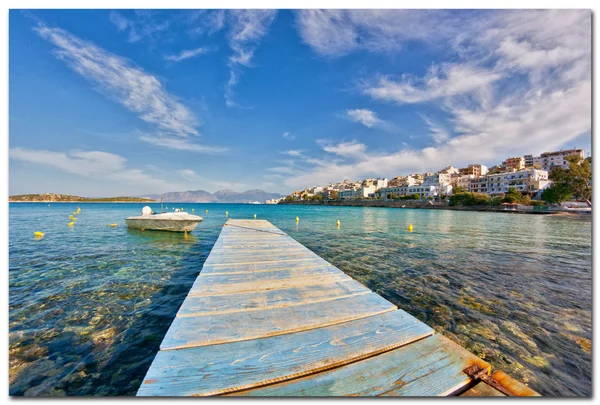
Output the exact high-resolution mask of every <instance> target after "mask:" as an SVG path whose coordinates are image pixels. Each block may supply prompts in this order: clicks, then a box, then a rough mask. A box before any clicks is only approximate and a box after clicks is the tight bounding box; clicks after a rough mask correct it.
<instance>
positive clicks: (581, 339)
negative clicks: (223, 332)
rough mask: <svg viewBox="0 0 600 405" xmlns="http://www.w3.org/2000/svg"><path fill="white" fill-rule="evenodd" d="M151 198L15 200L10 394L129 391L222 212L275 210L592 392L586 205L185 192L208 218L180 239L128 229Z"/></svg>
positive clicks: (554, 387) (510, 353)
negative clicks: (442, 203)
mask: <svg viewBox="0 0 600 405" xmlns="http://www.w3.org/2000/svg"><path fill="white" fill-rule="evenodd" d="M143 205H144V204H137V203H136V204H96V203H84V204H71V203H51V204H50V206H48V204H43V203H11V204H10V213H9V219H10V230H9V262H10V265H9V283H10V288H9V297H10V298H9V300H10V301H9V304H10V314H9V322H10V326H9V327H10V338H9V341H10V347H9V355H10V375H9V379H10V394H11V395H27V396H36V395H37V396H48V395H134V394H135V392H136V391H137V388H138V386H139V384H140V382H141V381H142V378H143V377H144V375H145V373H146V370H147V369H148V367H149V366H150V363H151V362H152V359H153V358H154V355H155V353H156V352H157V350H158V347H159V345H160V342H161V341H162V339H163V336H164V334H165V333H166V331H167V329H168V328H169V325H170V323H171V321H172V320H173V318H174V316H175V314H176V312H177V310H178V308H179V306H180V305H181V303H182V302H183V299H184V298H185V296H186V294H187V292H188V290H189V288H190V287H191V285H192V283H193V281H194V280H195V278H196V276H197V275H198V272H199V271H200V269H201V268H202V263H203V262H204V260H205V259H206V257H207V256H208V253H209V252H210V250H211V247H212V245H213V243H214V242H215V240H216V239H217V237H218V235H219V232H220V229H221V226H222V225H223V223H224V222H225V220H226V218H225V211H229V217H230V218H247V219H249V218H252V216H253V215H254V214H257V218H259V219H266V220H269V221H271V222H272V223H273V224H274V225H276V226H278V227H279V228H280V229H282V230H283V231H285V232H287V233H288V234H289V235H290V236H292V237H293V238H295V239H296V240H298V241H299V242H301V243H303V244H304V245H306V246H307V247H308V248H310V249H311V250H313V251H314V252H315V253H317V254H318V255H320V256H322V257H323V258H325V259H326V260H328V261H330V262H331V263H332V264H334V265H335V266H337V267H338V268H340V269H341V270H343V271H344V272H346V273H347V274H348V275H350V276H352V277H354V278H355V279H357V280H358V281H360V282H361V283H363V284H365V285H366V286H367V287H369V288H371V289H372V290H374V291H375V292H377V293H379V294H381V295H382V296H383V297H385V298H387V299H388V300H390V301H392V302H393V303H395V304H397V305H398V306H399V307H400V308H402V309H404V310H405V311H407V312H409V313H410V314H412V315H414V316H415V317H417V318H418V319H420V320H422V321H424V322H426V323H428V324H429V325H431V326H432V327H434V328H435V329H436V330H437V331H439V332H441V333H443V334H444V335H446V336H447V337H449V338H451V339H453V340H454V341H456V342H458V343H460V344H461V345H463V346H464V347H466V348H467V349H469V350H471V351H473V352H474V353H476V354H478V355H479V356H480V357H482V358H484V359H486V360H487V361H489V362H490V363H492V365H493V366H495V367H496V368H499V369H502V370H504V371H505V372H507V373H509V374H511V375H512V376H513V377H516V378H517V379H519V380H521V381H524V382H526V383H528V384H529V385H530V386H531V387H532V388H534V389H535V390H537V391H538V392H540V393H541V394H543V395H561V396H571V395H591V392H592V384H591V375H592V358H591V339H592V318H591V311H592V290H591V288H592V287H591V286H592V247H591V233H592V221H591V217H582V218H565V217H549V216H541V215H539V216H538V215H514V214H503V213H480V212H457V211H446V210H418V209H393V208H360V207H323V206H290V205H244V204H184V203H177V204H174V205H176V206H177V207H178V208H185V210H186V211H188V212H191V210H192V208H194V210H195V213H196V214H198V215H201V216H203V217H204V218H205V221H204V222H202V223H201V224H200V225H199V227H198V228H197V229H196V230H195V231H194V232H193V233H192V234H191V235H190V236H189V237H188V238H187V239H184V238H183V235H180V234H171V233H153V232H140V231H132V230H128V229H127V227H126V225H125V221H124V218H125V217H127V216H131V215H137V214H139V213H140V212H141V208H142V206H143ZM165 205H166V206H169V211H171V210H172V208H173V206H174V205H173V204H165ZM77 206H79V207H81V213H80V214H79V215H77V221H76V223H75V225H74V227H73V228H70V227H68V226H67V223H68V222H70V219H69V218H68V217H69V215H70V214H71V213H72V212H73V211H75V210H76V208H77ZM152 207H153V209H154V210H155V211H158V210H159V209H160V204H152ZM207 209H208V210H209V211H208V213H206V212H205V210H207ZM296 216H298V217H299V218H300V222H299V223H298V224H296V222H295V217H296ZM338 219H339V220H340V221H341V227H340V228H339V229H338V228H337V227H336V225H335V222H336V220H338ZM111 223H117V224H118V226H117V227H115V228H111V227H110V226H109V224H111ZM408 224H413V227H414V230H413V232H412V233H409V232H408V231H407V226H408ZM36 231H40V232H44V233H45V236H44V237H43V238H41V239H36V238H35V237H34V234H33V233H34V232H36Z"/></svg>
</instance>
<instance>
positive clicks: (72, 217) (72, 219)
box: [69, 215, 77, 221]
mask: <svg viewBox="0 0 600 405" xmlns="http://www.w3.org/2000/svg"><path fill="white" fill-rule="evenodd" d="M69 219H71V221H77V218H75V217H74V216H73V215H69Z"/></svg>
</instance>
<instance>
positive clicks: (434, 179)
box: [423, 173, 452, 187]
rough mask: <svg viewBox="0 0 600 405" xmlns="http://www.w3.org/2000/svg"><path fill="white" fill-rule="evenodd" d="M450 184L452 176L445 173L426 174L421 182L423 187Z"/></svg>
mask: <svg viewBox="0 0 600 405" xmlns="http://www.w3.org/2000/svg"><path fill="white" fill-rule="evenodd" d="M451 182H452V174H446V173H427V174H426V175H425V179H424V180H423V185H424V186H438V187H442V186H446V185H448V184H450V183H451Z"/></svg>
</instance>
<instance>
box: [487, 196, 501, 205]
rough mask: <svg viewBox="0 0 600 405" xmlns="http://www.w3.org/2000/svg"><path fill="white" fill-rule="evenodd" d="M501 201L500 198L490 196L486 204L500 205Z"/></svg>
mask: <svg viewBox="0 0 600 405" xmlns="http://www.w3.org/2000/svg"><path fill="white" fill-rule="evenodd" d="M501 202H502V198H500V197H492V198H490V199H489V201H488V202H487V203H488V205H493V206H496V205H500V203H501Z"/></svg>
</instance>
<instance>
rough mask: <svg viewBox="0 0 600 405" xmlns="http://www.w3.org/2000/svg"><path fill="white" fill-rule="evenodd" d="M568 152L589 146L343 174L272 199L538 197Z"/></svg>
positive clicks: (564, 162) (563, 164) (581, 152)
mask: <svg viewBox="0 0 600 405" xmlns="http://www.w3.org/2000/svg"><path fill="white" fill-rule="evenodd" d="M568 156H576V157H578V158H579V159H584V158H585V156H584V150H583V149H578V148H573V149H567V150H560V151H555V152H545V153H542V154H541V155H540V156H533V155H525V156H519V157H509V158H507V159H506V160H505V161H503V162H502V163H501V164H499V165H495V166H492V167H487V166H484V165H482V164H470V165H468V166H467V167H464V168H456V167H453V166H448V167H446V168H444V169H442V170H439V171H438V172H435V173H433V172H427V173H413V174H409V175H407V176H397V177H394V178H393V179H390V180H388V179H387V178H367V179H364V180H362V181H351V180H348V179H346V180H343V181H341V182H338V183H330V184H328V185H326V186H313V187H308V188H305V189H304V190H297V191H294V192H293V193H291V194H290V195H289V196H287V197H285V198H282V199H273V200H269V201H267V203H270V204H277V203H279V202H280V201H284V200H285V201H290V202H291V201H301V200H321V199H324V200H351V199H378V200H392V199H398V198H400V199H416V200H423V199H427V200H430V201H440V200H441V199H443V198H444V197H446V196H451V195H452V194H453V192H471V193H480V194H486V195H488V196H490V197H497V196H502V195H504V194H506V193H507V192H509V188H514V189H515V190H516V191H518V192H520V193H521V194H522V195H528V196H529V197H530V198H531V199H533V200H539V199H541V194H542V192H543V191H544V190H545V189H547V188H548V187H550V186H551V185H552V181H551V180H550V179H549V172H550V170H551V169H552V167H555V166H560V167H563V168H564V169H568V168H569V161H568V159H567V157H568Z"/></svg>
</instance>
